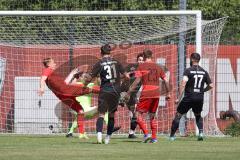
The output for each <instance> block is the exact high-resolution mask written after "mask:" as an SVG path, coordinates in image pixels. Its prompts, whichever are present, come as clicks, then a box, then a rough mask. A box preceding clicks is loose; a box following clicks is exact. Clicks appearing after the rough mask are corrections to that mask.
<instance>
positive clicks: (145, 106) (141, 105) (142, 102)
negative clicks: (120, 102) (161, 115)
mask: <svg viewBox="0 0 240 160" xmlns="http://www.w3.org/2000/svg"><path fill="white" fill-rule="evenodd" d="M158 103H159V98H140V99H139V102H138V104H137V108H136V110H137V111H138V112H142V113H148V112H149V113H156V111H157V108H158Z"/></svg>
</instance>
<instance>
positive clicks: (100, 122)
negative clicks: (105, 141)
mask: <svg viewBox="0 0 240 160" xmlns="http://www.w3.org/2000/svg"><path fill="white" fill-rule="evenodd" d="M96 129H97V132H102V129H103V117H98V119H97V123H96Z"/></svg>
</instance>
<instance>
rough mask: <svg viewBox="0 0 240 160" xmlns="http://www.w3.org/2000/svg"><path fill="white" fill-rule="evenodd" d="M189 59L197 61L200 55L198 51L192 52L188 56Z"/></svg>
mask: <svg viewBox="0 0 240 160" xmlns="http://www.w3.org/2000/svg"><path fill="white" fill-rule="evenodd" d="M190 59H191V60H195V61H197V62H199V61H200V59H201V56H200V54H199V53H192V54H191V56H190Z"/></svg>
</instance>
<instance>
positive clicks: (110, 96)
mask: <svg viewBox="0 0 240 160" xmlns="http://www.w3.org/2000/svg"><path fill="white" fill-rule="evenodd" d="M119 98H120V94H119V93H117V92H107V91H100V93H99V95H98V112H99V113H106V112H109V113H114V112H116V111H117V107H118V102H119Z"/></svg>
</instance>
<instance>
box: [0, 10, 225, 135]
mask: <svg viewBox="0 0 240 160" xmlns="http://www.w3.org/2000/svg"><path fill="white" fill-rule="evenodd" d="M14 13H16V14H11V12H7V14H6V13H5V12H4V14H1V13H0V20H1V23H0V87H1V88H0V132H3V133H6V132H11V133H22V134H53V133H66V132H67V130H68V128H69V126H70V125H71V122H72V119H73V115H72V114H71V112H70V110H69V109H68V107H66V106H65V105H63V104H62V103H61V102H60V101H59V100H58V99H57V98H56V97H55V96H54V94H53V93H52V92H51V91H50V90H48V89H47V91H46V92H45V94H44V95H43V96H42V97H39V96H38V94H37V90H38V89H39V79H40V78H39V77H40V76H41V72H42V69H43V65H42V60H43V59H44V58H47V57H51V58H53V59H54V60H55V62H56V63H57V72H58V73H60V74H61V76H63V77H66V76H67V75H68V74H69V73H70V71H71V70H72V69H73V68H75V67H78V66H81V65H90V66H92V65H93V64H94V63H96V61H97V60H98V59H99V58H100V54H99V49H100V46H101V45H103V44H106V43H110V44H111V45H112V47H113V51H112V54H113V56H114V57H115V58H116V59H118V60H119V61H120V62H122V63H123V64H124V65H125V66H126V65H127V64H129V63H136V56H137V54H139V53H141V52H142V51H143V50H144V49H146V48H148V49H151V50H152V51H153V53H154V61H155V62H156V63H157V64H159V66H161V67H163V68H164V69H165V71H166V73H168V75H169V82H170V84H171V97H172V98H171V100H170V101H169V102H166V101H165V95H164V87H162V89H161V93H162V95H161V96H160V102H159V108H158V112H157V121H158V123H157V129H158V133H159V134H168V133H169V131H170V127H171V121H172V119H173V117H174V115H175V112H176V106H175V105H174V100H175V98H176V95H177V91H178V84H179V81H180V80H181V75H182V74H183V73H182V71H183V69H184V67H185V65H184V63H185V60H184V59H185V58H186V67H187V66H189V59H188V58H189V55H190V54H191V53H192V52H196V50H197V51H198V52H202V53H201V55H202V60H201V65H202V66H203V67H204V68H205V69H206V70H207V71H209V73H210V77H211V78H212V80H213V82H215V71H216V56H217V48H218V43H219V39H220V35H221V32H222V29H223V26H224V23H225V21H226V18H221V19H216V20H209V21H204V20H202V21H200V22H201V23H199V25H200V26H201V27H200V30H199V26H198V25H197V21H196V14H195V12H194V14H193V13H191V12H188V11H185V12H174V13H176V14H172V12H171V11H170V12H167V13H165V12H163V14H160V12H159V14H143V12H136V13H135V14H134V12H111V14H106V13H110V12H87V13H91V14H81V13H83V12H74V11H73V12H51V11H50V12H38V14H32V12H25V13H23V12H14ZM28 13H29V14H28ZM52 13H53V14H52ZM117 13H124V14H117ZM129 13H131V14H129ZM139 13H141V14H139ZM145 13H147V12H145ZM155 13H157V12H155ZM179 13H180V14H179ZM196 28H197V29H196ZM199 36H200V40H201V41H199ZM179 37H180V38H179ZM180 41H182V42H181V43H180ZM199 45H200V46H199ZM180 50H182V52H183V53H180ZM180 65H181V66H183V67H179V66H180ZM160 85H161V86H162V84H160ZM215 104H216V101H215V90H214V89H213V90H212V91H211V92H208V93H206V94H205V101H204V110H203V112H202V116H203V117H204V132H205V134H207V135H221V134H222V133H221V131H220V130H219V129H218V120H217V119H216V116H215V113H216V112H215V107H216V106H215ZM93 105H97V95H94V96H93ZM186 117H187V122H188V123H187V131H188V132H190V133H195V122H194V116H193V114H192V113H191V112H189V113H188V114H187V116H186ZM129 121H130V120H129V111H128V109H127V108H121V107H119V108H118V111H117V113H116V126H121V130H120V131H119V132H118V133H128V130H129V124H130V123H129ZM95 122H96V119H91V120H86V125H85V126H86V127H85V129H86V131H87V132H91V133H95ZM137 132H139V130H138V129H137Z"/></svg>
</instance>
